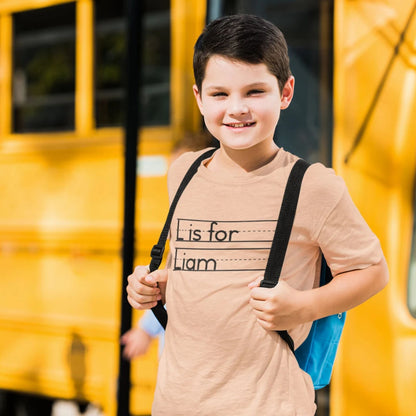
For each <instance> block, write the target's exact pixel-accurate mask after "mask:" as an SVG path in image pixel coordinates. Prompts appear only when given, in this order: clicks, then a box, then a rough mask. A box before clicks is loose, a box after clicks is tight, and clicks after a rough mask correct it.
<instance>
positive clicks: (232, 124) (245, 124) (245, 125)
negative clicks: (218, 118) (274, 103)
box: [224, 122, 256, 129]
mask: <svg viewBox="0 0 416 416" xmlns="http://www.w3.org/2000/svg"><path fill="white" fill-rule="evenodd" d="M254 124H256V123H255V122H251V123H225V124H224V125H225V126H227V127H232V128H234V129H238V128H242V127H250V126H254Z"/></svg>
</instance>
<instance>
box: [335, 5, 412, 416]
mask: <svg viewBox="0 0 416 416" xmlns="http://www.w3.org/2000/svg"><path fill="white" fill-rule="evenodd" d="M335 4H336V8H335V23H334V27H335V80H334V87H335V91H334V107H335V130H334V143H333V150H334V154H333V158H334V167H335V169H336V170H337V172H338V173H339V174H341V175H342V176H343V177H344V178H345V180H346V182H347V185H348V187H349V189H350V192H351V195H352V197H353V199H354V201H355V202H356V204H357V206H358V207H359V209H360V211H361V212H362V214H363V216H364V217H365V218H366V220H367V222H368V223H369V225H370V227H371V228H372V229H373V231H374V232H375V233H376V234H377V235H378V236H379V238H380V240H381V244H382V246H383V249H384V252H385V255H386V258H387V261H388V264H389V269H390V283H389V285H388V287H387V289H385V290H384V291H383V292H382V293H381V294H379V295H377V296H376V297H374V298H373V299H371V300H370V301H369V302H367V303H365V304H364V305H362V306H360V307H358V308H356V309H355V310H353V311H351V312H349V313H348V316H347V323H346V328H345V333H344V334H343V339H342V344H341V349H340V353H339V355H338V356H337V366H336V369H335V374H334V379H333V382H332V387H331V415H332V416H351V415H354V416H361V415H362V416H368V415H378V416H396V415H397V416H410V415H413V414H414V409H415V407H416V396H415V395H414V394H413V387H414V385H415V384H416V361H415V360H414V351H416V321H415V319H414V318H412V317H411V316H410V314H409V311H408V308H407V279H408V264H409V253H410V244H411V232H412V226H413V192H414V179H415V171H416V142H415V136H416V125H415V122H414V115H415V114H416V71H415V69H416V67H415V63H416V61H415V58H416V55H415V46H416V19H415V17H416V16H415V15H414V14H412V13H413V12H414V8H415V4H414V1H413V0H404V1H401V2H397V1H393V0H391V1H383V2H381V1H372V2H369V1H351V0H341V1H337V2H335ZM396 51H397V53H396Z"/></svg>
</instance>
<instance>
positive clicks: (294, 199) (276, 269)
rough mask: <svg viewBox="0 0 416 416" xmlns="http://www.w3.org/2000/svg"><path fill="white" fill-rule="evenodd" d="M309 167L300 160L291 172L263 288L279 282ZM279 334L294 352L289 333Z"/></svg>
mask: <svg viewBox="0 0 416 416" xmlns="http://www.w3.org/2000/svg"><path fill="white" fill-rule="evenodd" d="M308 167H309V163H308V162H306V161H305V160H303V159H298V160H297V161H296V163H295V164H294V166H293V168H292V170H291V172H290V175H289V179H288V181H287V184H286V188H285V193H284V195H283V201H282V206H281V208H280V213H279V218H278V220H277V225H276V230H275V233H274V237H273V242H272V247H271V249H270V254H269V259H268V261H267V266H266V270H265V272H264V278H263V280H262V281H261V283H260V286H261V287H268V288H272V287H274V286H276V285H277V283H278V282H279V278H280V273H281V271H282V267H283V261H284V259H285V254H286V250H287V246H288V243H289V238H290V233H291V231H292V226H293V221H294V219H295V214H296V207H297V205H298V200H299V192H300V187H301V185H302V180H303V176H304V174H305V172H306V169H307V168H308ZM277 332H278V333H279V335H280V336H281V337H282V338H283V339H284V340H285V341H286V343H287V344H288V345H289V348H290V349H291V350H292V351H294V350H295V347H294V343H293V340H292V338H291V336H290V335H289V333H288V332H287V331H277Z"/></svg>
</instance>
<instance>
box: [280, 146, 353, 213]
mask: <svg viewBox="0 0 416 416" xmlns="http://www.w3.org/2000/svg"><path fill="white" fill-rule="evenodd" d="M281 152H282V155H281V159H280V163H281V167H283V168H284V169H285V170H287V172H286V173H285V177H288V176H289V173H290V170H291V169H292V167H293V165H294V164H295V162H296V161H297V160H298V159H299V157H298V156H296V155H294V154H292V153H290V152H287V151H285V150H284V149H281ZM345 191H347V187H346V185H345V182H344V180H343V179H342V178H341V177H340V176H338V175H337V174H336V173H335V171H334V170H333V169H332V168H328V167H326V166H325V165H324V164H322V163H320V162H317V163H312V164H311V165H310V166H309V168H308V169H307V171H306V173H305V177H304V179H303V182H302V189H301V193H300V201H301V202H302V201H308V204H311V203H312V204H313V203H314V201H315V202H316V203H318V204H322V203H325V204H328V205H334V204H336V203H337V201H338V200H340V199H341V196H342V194H343V193H344V192H345Z"/></svg>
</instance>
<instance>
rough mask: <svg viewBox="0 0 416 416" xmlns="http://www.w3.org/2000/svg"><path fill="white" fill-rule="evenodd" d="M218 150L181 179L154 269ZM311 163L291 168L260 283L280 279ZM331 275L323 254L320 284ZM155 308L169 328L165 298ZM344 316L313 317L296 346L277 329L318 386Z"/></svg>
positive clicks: (328, 370)
mask: <svg viewBox="0 0 416 416" xmlns="http://www.w3.org/2000/svg"><path fill="white" fill-rule="evenodd" d="M215 150H216V149H210V150H208V151H207V152H204V153H203V154H202V155H201V156H200V157H198V158H197V159H196V160H195V161H194V163H193V164H192V165H191V167H190V168H189V170H188V171H187V173H186V174H185V176H184V178H183V179H182V182H181V184H180V185H179V188H178V190H177V192H176V195H175V197H174V199H173V201H172V203H171V205H170V208H169V213H168V216H167V219H166V222H165V225H164V227H163V230H162V233H161V235H160V238H159V241H158V243H157V244H156V245H155V246H154V247H153V249H152V251H151V257H152V260H151V262H150V265H149V269H150V271H151V272H152V271H154V270H156V269H158V268H159V266H160V263H161V262H162V258H163V252H164V249H165V245H166V240H167V237H168V234H169V228H170V224H171V221H172V217H173V213H174V210H175V208H176V205H177V203H178V201H179V198H180V197H181V195H182V193H183V191H184V190H185V188H186V186H187V185H188V183H189V181H190V180H191V179H192V177H193V176H194V174H195V173H196V172H197V170H198V167H199V165H200V164H201V162H202V161H203V160H205V159H207V158H208V157H210V156H211V155H212V154H213V153H214V151H215ZM308 167H309V164H308V163H307V162H305V161H304V160H302V159H299V160H298V161H297V162H296V163H295V164H294V166H293V168H292V171H291V172H290V175H289V179H288V182H287V184H286V189H285V193H284V195H283V201H282V206H281V208H280V213H279V218H278V221H277V225H276V231H275V233H274V237H273V242H272V247H271V249H270V254H269V258H268V262H267V266H266V270H265V273H264V279H263V280H262V281H261V283H260V286H261V287H268V288H272V287H274V286H276V284H277V283H278V281H279V278H280V273H281V271H282V266H283V261H284V258H285V254H286V250H287V245H288V242H289V238H290V233H291V230H292V226H293V221H294V218H295V213H296V207H297V203H298V200H299V193H300V188H301V185H302V180H303V176H304V174H305V172H306V169H307V168H308ZM331 279H332V275H331V272H330V269H329V267H328V266H327V264H326V262H325V259H324V257H323V256H322V265H321V279H320V286H322V285H324V284H327V283H328V282H329V281H330V280H331ZM152 311H153V313H154V315H155V316H156V318H157V319H158V321H159V322H160V324H161V325H162V326H163V328H166V325H167V318H168V317H167V312H166V309H165V308H164V307H163V304H162V302H161V301H159V302H158V304H157V306H155V307H154V308H152ZM345 316H346V313H345V312H343V313H340V314H336V315H331V316H327V317H325V318H322V319H318V320H316V321H314V322H313V323H312V327H311V330H310V332H309V335H308V337H307V338H306V340H305V341H304V342H303V343H302V345H300V346H299V347H298V348H297V349H296V350H295V348H294V343H293V340H292V338H291V337H290V335H289V333H288V332H287V331H277V332H278V333H279V335H280V336H281V337H282V338H283V339H284V341H286V343H287V344H288V346H289V348H290V349H291V351H292V352H293V353H294V354H295V356H296V359H297V361H298V363H299V366H300V368H301V369H302V370H304V371H306V372H307V373H308V374H309V375H310V376H311V378H312V381H313V385H314V388H315V390H318V389H320V388H323V387H325V386H326V385H328V384H329V382H330V379H331V374H332V368H333V364H334V360H335V355H336V352H337V348H338V344H339V340H340V337H341V333H342V330H343V327H344V323H345Z"/></svg>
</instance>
